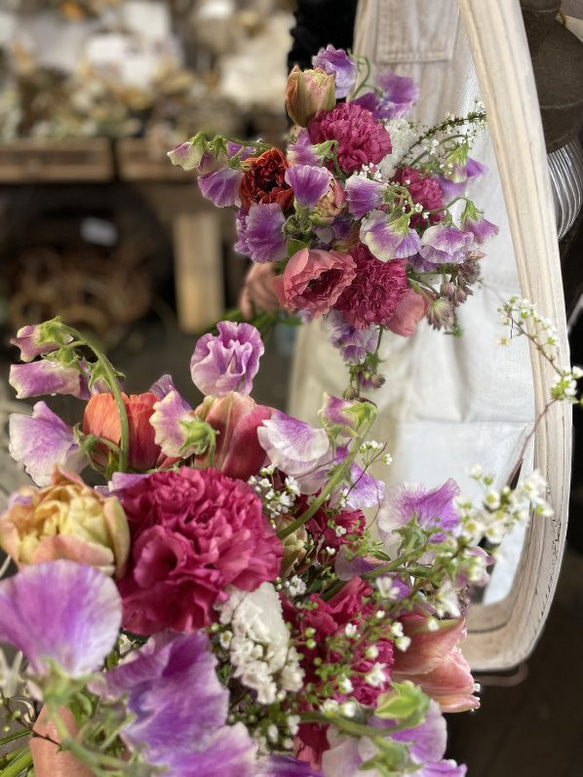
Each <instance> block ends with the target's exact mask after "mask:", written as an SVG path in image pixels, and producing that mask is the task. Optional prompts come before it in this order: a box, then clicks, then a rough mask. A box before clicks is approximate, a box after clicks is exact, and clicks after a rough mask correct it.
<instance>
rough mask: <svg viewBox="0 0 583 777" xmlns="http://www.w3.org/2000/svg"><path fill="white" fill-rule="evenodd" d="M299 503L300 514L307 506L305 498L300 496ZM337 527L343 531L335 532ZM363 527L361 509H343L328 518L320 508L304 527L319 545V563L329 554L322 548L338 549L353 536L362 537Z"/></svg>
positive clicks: (363, 518)
mask: <svg viewBox="0 0 583 777" xmlns="http://www.w3.org/2000/svg"><path fill="white" fill-rule="evenodd" d="M299 504H300V510H299V514H301V513H302V512H303V510H304V509H305V507H304V505H305V506H307V500H306V498H305V497H302V498H301V499H300V500H299ZM331 521H333V522H334V526H335V528H332V527H331V526H330V522H331ZM337 528H340V529H343V530H344V533H338V534H337V533H336V529H337ZM365 528H366V518H365V516H364V513H363V512H362V510H344V511H343V512H340V513H337V514H335V515H334V516H333V517H332V518H330V516H329V515H328V514H327V513H326V511H325V510H323V509H320V510H318V512H317V513H315V514H314V515H313V517H312V518H310V520H309V521H308V522H307V524H306V529H307V530H308V531H309V532H310V534H311V535H312V537H313V538H314V540H315V541H316V543H317V544H318V545H319V547H320V550H319V551H318V561H319V562H320V563H322V562H323V561H324V560H328V561H329V560H330V556H329V554H327V553H326V552H325V551H324V548H334V550H336V551H338V550H340V548H341V547H342V546H343V545H346V544H347V543H350V542H351V540H352V539H353V538H354V537H355V536H357V537H362V535H363V533H364V530H365Z"/></svg>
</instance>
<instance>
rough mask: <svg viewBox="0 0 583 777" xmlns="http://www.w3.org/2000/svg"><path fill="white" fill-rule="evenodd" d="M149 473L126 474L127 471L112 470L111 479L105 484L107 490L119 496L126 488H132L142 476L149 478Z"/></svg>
mask: <svg viewBox="0 0 583 777" xmlns="http://www.w3.org/2000/svg"><path fill="white" fill-rule="evenodd" d="M149 477H150V476H149V475H138V474H128V473H127V472H114V473H113V475H112V476H111V480H110V481H109V483H108V484H107V492H108V493H109V494H111V495H112V496H119V495H120V494H122V493H123V492H124V491H125V490H126V489H128V488H133V487H134V486H135V485H136V484H137V483H139V482H140V481H141V480H143V479H144V478H149Z"/></svg>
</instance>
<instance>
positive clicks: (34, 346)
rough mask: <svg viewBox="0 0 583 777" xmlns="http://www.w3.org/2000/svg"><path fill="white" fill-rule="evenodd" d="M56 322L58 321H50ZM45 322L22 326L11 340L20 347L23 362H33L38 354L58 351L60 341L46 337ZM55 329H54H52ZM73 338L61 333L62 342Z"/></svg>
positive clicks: (68, 341) (67, 341)
mask: <svg viewBox="0 0 583 777" xmlns="http://www.w3.org/2000/svg"><path fill="white" fill-rule="evenodd" d="M48 323H51V324H54V323H56V322H48ZM43 327H44V325H43V324H31V325H29V326H23V327H21V328H20V329H19V330H18V332H17V333H16V337H13V338H12V339H11V340H10V343H11V344H12V345H15V346H16V347H17V348H19V349H20V358H21V360H22V361H23V362H31V361H32V360H33V359H36V357H37V356H43V355H44V354H47V353H51V352H52V351H56V350H58V348H59V343H58V342H56V341H55V340H54V339H50V338H46V337H45V331H46V330H43ZM52 331H53V332H54V331H55V330H54V329H53V330H52ZM72 339H73V338H72V337H71V335H64V334H60V341H61V342H62V343H70V342H71V340H72Z"/></svg>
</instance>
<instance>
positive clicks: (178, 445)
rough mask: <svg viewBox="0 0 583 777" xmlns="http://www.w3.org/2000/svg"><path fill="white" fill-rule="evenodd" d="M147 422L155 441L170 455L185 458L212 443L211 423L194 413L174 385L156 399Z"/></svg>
mask: <svg viewBox="0 0 583 777" xmlns="http://www.w3.org/2000/svg"><path fill="white" fill-rule="evenodd" d="M150 425H151V426H152V427H153V429H154V435H155V437H154V439H155V442H156V445H159V446H160V448H161V450H162V453H163V454H164V455H165V456H168V457H170V458H176V459H188V458H189V457H190V456H194V455H200V454H203V453H204V452H205V451H206V450H207V449H208V448H209V446H212V445H213V444H214V436H215V435H214V432H213V430H212V429H211V427H210V426H209V425H208V424H207V423H205V422H204V421H200V420H199V419H198V418H196V417H195V415H194V410H193V409H192V408H191V406H190V405H189V404H188V402H187V401H186V400H185V399H184V398H183V397H182V396H181V395H180V394H179V393H178V391H176V390H175V389H174V390H173V391H170V392H169V393H168V394H166V396H165V397H163V398H162V399H160V400H159V401H158V402H156V404H155V405H154V412H153V413H152V416H151V417H150Z"/></svg>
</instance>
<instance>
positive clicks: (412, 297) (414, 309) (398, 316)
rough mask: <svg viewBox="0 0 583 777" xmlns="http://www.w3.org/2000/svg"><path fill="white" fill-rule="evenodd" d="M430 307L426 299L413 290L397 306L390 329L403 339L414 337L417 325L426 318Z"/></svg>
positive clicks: (389, 324)
mask: <svg viewBox="0 0 583 777" xmlns="http://www.w3.org/2000/svg"><path fill="white" fill-rule="evenodd" d="M428 308H429V305H428V303H427V300H426V299H425V297H423V296H422V295H421V294H417V292H415V291H413V289H411V290H410V291H408V292H407V294H406V295H405V296H404V297H403V299H402V300H401V301H400V302H399V304H398V305H397V308H396V310H395V312H394V314H393V317H392V318H391V320H390V321H389V323H388V328H389V329H390V330H391V332H393V333H394V334H396V335H400V336H401V337H412V336H413V335H414V334H415V332H416V331H417V324H418V323H419V322H420V321H421V320H422V319H423V318H425V316H426V314H427V311H428Z"/></svg>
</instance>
